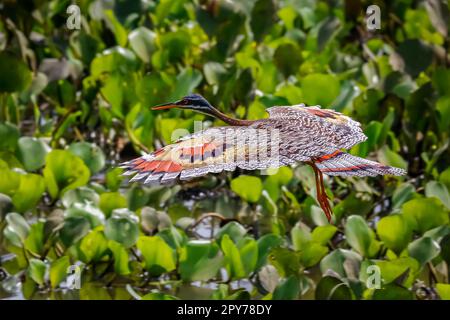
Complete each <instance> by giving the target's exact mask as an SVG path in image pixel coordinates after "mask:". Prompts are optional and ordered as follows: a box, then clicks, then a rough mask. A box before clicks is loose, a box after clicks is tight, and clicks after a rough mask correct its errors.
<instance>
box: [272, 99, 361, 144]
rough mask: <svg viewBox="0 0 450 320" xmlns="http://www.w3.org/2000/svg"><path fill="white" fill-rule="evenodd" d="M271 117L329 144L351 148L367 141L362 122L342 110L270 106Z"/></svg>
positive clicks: (302, 106)
mask: <svg viewBox="0 0 450 320" xmlns="http://www.w3.org/2000/svg"><path fill="white" fill-rule="evenodd" d="M267 112H268V113H269V115H270V118H269V119H273V120H283V121H284V122H287V123H286V125H289V122H291V124H292V130H293V131H299V132H300V133H307V134H310V135H313V136H315V137H316V138H318V139H320V138H324V139H326V141H327V144H328V146H335V147H336V148H345V149H349V148H351V147H352V146H354V145H355V144H357V143H360V142H362V141H365V140H366V139H367V137H366V135H365V134H364V133H363V131H362V129H361V124H360V123H359V122H357V121H355V120H353V119H351V118H350V117H348V116H346V115H343V114H342V113H340V112H337V111H334V110H331V109H321V108H320V106H311V107H306V106H305V105H304V104H299V105H294V106H282V107H272V108H268V109H267Z"/></svg>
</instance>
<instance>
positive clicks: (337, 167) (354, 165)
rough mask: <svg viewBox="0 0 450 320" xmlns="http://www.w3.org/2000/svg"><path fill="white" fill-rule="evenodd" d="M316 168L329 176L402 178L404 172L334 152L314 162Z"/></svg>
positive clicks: (340, 152) (337, 151)
mask: <svg viewBox="0 0 450 320" xmlns="http://www.w3.org/2000/svg"><path fill="white" fill-rule="evenodd" d="M314 163H315V164H316V166H317V168H319V170H320V171H322V172H323V173H325V174H327V175H329V176H344V177H348V176H359V177H366V176H370V177H373V176H376V175H385V174H390V175H394V176H403V175H405V174H406V171H405V170H403V169H400V168H395V167H390V166H385V165H382V164H381V163H378V162H375V161H370V160H367V159H363V158H360V157H356V156H352V155H351V154H348V153H345V152H342V151H339V150H336V151H335V152H333V153H331V154H327V155H324V156H322V157H320V158H318V159H316V160H315V161H314Z"/></svg>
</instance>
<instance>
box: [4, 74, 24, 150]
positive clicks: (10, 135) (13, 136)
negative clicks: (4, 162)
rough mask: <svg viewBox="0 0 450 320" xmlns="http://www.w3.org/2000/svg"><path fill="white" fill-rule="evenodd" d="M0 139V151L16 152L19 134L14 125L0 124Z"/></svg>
mask: <svg viewBox="0 0 450 320" xmlns="http://www.w3.org/2000/svg"><path fill="white" fill-rule="evenodd" d="M0 85H1V80H0ZM0 137H2V138H1V139H0V151H10V152H14V151H16V149H17V144H18V140H19V137H20V132H19V129H17V127H16V126H15V125H13V124H11V123H8V122H6V123H0Z"/></svg>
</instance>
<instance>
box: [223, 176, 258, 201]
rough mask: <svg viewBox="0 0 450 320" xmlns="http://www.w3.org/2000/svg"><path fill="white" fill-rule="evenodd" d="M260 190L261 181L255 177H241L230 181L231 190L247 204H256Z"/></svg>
mask: <svg viewBox="0 0 450 320" xmlns="http://www.w3.org/2000/svg"><path fill="white" fill-rule="evenodd" d="M262 189H263V186H262V182H261V179H259V178H257V177H252V176H247V175H241V176H239V177H237V178H235V179H233V180H232V181H231V190H233V192H235V193H236V194H237V195H239V196H240V197H241V198H242V199H243V200H245V201H248V202H253V203H254V202H257V201H258V200H259V198H260V197H261V193H262Z"/></svg>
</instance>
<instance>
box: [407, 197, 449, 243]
mask: <svg viewBox="0 0 450 320" xmlns="http://www.w3.org/2000/svg"><path fill="white" fill-rule="evenodd" d="M402 212H403V214H404V215H405V217H406V218H407V219H408V222H410V223H411V226H412V228H413V229H414V230H416V231H418V232H419V233H421V234H422V233H424V232H425V231H427V230H430V229H432V228H436V227H439V226H441V225H444V224H447V223H448V222H449V217H448V213H447V212H446V211H445V210H444V208H443V207H442V205H441V203H440V201H439V200H438V199H434V198H420V199H413V200H410V201H408V202H406V203H405V204H404V205H403V206H402Z"/></svg>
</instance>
